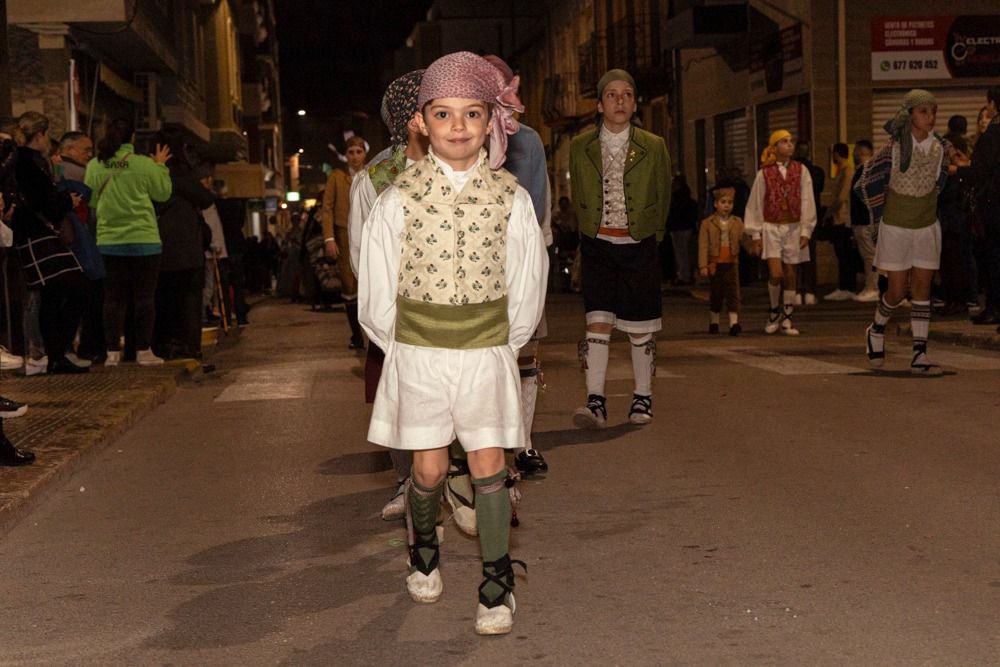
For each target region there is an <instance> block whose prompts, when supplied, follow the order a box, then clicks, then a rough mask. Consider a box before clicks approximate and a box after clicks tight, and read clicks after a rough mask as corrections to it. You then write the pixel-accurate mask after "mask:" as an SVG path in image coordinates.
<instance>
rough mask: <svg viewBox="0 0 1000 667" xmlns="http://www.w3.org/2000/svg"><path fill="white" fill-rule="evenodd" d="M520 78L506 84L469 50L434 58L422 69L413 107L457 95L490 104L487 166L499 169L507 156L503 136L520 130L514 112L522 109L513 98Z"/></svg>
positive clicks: (480, 57) (491, 67)
mask: <svg viewBox="0 0 1000 667" xmlns="http://www.w3.org/2000/svg"><path fill="white" fill-rule="evenodd" d="M518 85H520V78H519V77H517V76H515V77H514V78H513V79H511V81H510V83H507V82H506V81H504V77H503V75H502V74H501V73H500V70H498V69H497V68H496V67H495V66H494V65H492V64H490V63H489V62H488V61H486V59H484V58H483V57H482V56H477V55H476V54H475V53H472V52H470V51H458V52H456V53H450V54H448V55H446V56H443V57H441V58H438V59H437V60H435V61H434V62H433V63H431V66H430V67H428V68H427V71H426V72H424V76H423V79H422V80H421V82H420V95H419V96H418V97H417V108H418V109H423V108H424V106H425V105H426V104H427V103H428V102H430V101H431V100H436V99H440V98H443V97H458V98H464V99H470V100H481V101H483V102H485V103H486V104H487V105H489V106H490V108H491V111H490V125H489V131H490V148H489V154H490V160H489V164H490V169H499V168H500V167H501V166H503V163H504V160H506V159H507V135H510V134H516V133H517V131H518V130H519V129H520V126H518V124H517V121H516V120H514V112H515V111H518V112H520V111H524V105H523V104H521V100H520V99H518V97H517V88H518Z"/></svg>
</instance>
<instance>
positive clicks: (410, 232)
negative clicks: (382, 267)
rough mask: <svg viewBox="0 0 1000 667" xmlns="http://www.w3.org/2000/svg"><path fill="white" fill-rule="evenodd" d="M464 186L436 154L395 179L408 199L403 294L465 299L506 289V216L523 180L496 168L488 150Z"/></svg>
mask: <svg viewBox="0 0 1000 667" xmlns="http://www.w3.org/2000/svg"><path fill="white" fill-rule="evenodd" d="M474 169H475V173H473V174H472V175H471V176H470V178H469V180H468V182H467V183H466V184H465V187H464V188H462V191H461V192H455V189H454V187H453V186H452V184H451V181H450V180H449V179H448V177H447V176H446V175H445V173H444V171H442V169H441V167H439V166H438V164H437V162H436V160H435V158H434V156H433V155H427V156H426V157H425V158H424V159H422V160H420V161H419V162H417V163H415V164H413V165H411V166H410V167H409V168H408V169H406V170H405V171H404V172H403V173H402V174H401V175H400V176H399V177H398V178H397V179H396V181H395V183H394V185H395V186H396V187H397V188H398V189H399V191H400V193H401V195H402V200H403V220H404V225H403V231H402V244H401V245H402V256H401V258H400V265H399V266H400V268H399V291H398V294H399V296H400V297H403V298H405V299H412V300H414V301H420V302H424V303H431V304H443V305H452V306H459V305H466V304H479V303H487V302H491V301H496V300H498V299H501V298H503V297H505V296H506V294H507V280H506V276H505V272H506V266H507V223H508V221H509V220H510V214H511V209H512V208H513V206H514V194H515V192H516V191H517V179H516V178H514V176H513V175H512V174H511V173H510V172H508V171H506V170H503V169H499V170H497V171H492V170H491V169H490V168H489V166H488V165H487V162H486V159H485V152H483V153H482V154H481V155H480V160H479V162H478V163H477V165H476V166H475V167H474Z"/></svg>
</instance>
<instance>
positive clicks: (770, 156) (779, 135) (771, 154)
mask: <svg viewBox="0 0 1000 667" xmlns="http://www.w3.org/2000/svg"><path fill="white" fill-rule="evenodd" d="M791 138H792V133H791V132H789V131H788V130H775V131H774V132H772V133H771V136H770V137H769V138H768V140H767V148H765V149H764V150H763V151H762V152H761V154H760V166H762V167H766V166H768V165H770V164H774V163H775V162H777V161H778V150H777V149H778V142H779V141H781V140H782V139H791Z"/></svg>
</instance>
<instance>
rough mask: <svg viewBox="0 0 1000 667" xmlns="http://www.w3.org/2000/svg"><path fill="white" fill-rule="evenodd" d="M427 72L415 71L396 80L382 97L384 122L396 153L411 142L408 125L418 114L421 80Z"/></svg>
mask: <svg viewBox="0 0 1000 667" xmlns="http://www.w3.org/2000/svg"><path fill="white" fill-rule="evenodd" d="M425 71H426V70H422V69H417V70H413V71H412V72H409V73H407V74H404V75H403V76H401V77H399V78H397V79H395V80H394V81H393V82H392V83H390V84H389V87H388V88H386V89H385V95H383V96H382V122H383V123H385V126H386V127H388V128H389V137H390V139H389V142H390V143H391V144H392V148H393V150H394V151H395V150H398V149H400V148H403V147H404V146H406V143H407V141H408V140H409V136H410V135H409V132H408V131H407V129H406V125H407V123H409V122H410V119H411V118H413V114H415V113H417V95H419V94H420V79H421V78H422V77H423V75H424V72H425Z"/></svg>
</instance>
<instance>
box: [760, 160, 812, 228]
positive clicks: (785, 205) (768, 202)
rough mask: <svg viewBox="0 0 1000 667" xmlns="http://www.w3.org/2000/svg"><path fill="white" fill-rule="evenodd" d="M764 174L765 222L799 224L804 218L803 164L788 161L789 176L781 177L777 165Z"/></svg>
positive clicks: (770, 165) (768, 167)
mask: <svg viewBox="0 0 1000 667" xmlns="http://www.w3.org/2000/svg"><path fill="white" fill-rule="evenodd" d="M762 171H763V172H764V185H765V186H767V187H765V188H764V221H765V222H773V223H778V224H789V223H793V222H798V221H799V219H800V218H801V217H802V163H801V162H797V161H795V160H789V161H788V168H787V174H786V176H785V178H782V177H781V170H780V169H778V165H777V164H769V165H767V166H766V167H764V168H763V169H762Z"/></svg>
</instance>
